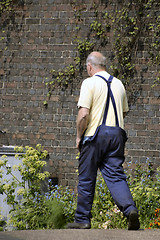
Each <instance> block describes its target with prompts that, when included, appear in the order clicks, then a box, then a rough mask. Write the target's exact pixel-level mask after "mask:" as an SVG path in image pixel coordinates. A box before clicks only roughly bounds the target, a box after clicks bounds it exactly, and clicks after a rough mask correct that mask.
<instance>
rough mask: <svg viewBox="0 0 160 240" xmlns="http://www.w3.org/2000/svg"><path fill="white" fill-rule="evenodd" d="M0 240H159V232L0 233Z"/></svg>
mask: <svg viewBox="0 0 160 240" xmlns="http://www.w3.org/2000/svg"><path fill="white" fill-rule="evenodd" d="M0 240H160V230H158V229H156V230H151V229H149V230H138V231H128V230H124V229H112V230H111V229H110V230H105V229H85V230H82V229H76V230H73V229H63V230H60V229H59V230H58V229H56V230H24V231H13V232H0Z"/></svg>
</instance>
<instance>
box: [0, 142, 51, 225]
mask: <svg viewBox="0 0 160 240" xmlns="http://www.w3.org/2000/svg"><path fill="white" fill-rule="evenodd" d="M15 151H16V152H18V154H16V155H15V157H16V158H17V159H19V160H21V161H20V163H19V164H18V165H14V166H13V169H14V170H18V171H19V173H20V175H21V180H19V179H17V177H16V176H15V175H14V174H13V172H12V170H13V169H12V168H10V167H8V160H7V156H5V155H4V156H3V157H2V160H0V167H1V168H3V169H5V170H6V174H7V175H10V179H9V180H7V179H5V178H4V177H3V172H1V175H0V191H1V193H2V194H3V193H4V194H6V201H7V204H8V205H10V206H11V207H12V210H11V212H10V220H11V223H12V224H13V225H14V226H15V227H16V228H18V229H26V228H31V227H32V228H35V227H37V225H39V222H38V221H37V219H38V218H41V214H42V213H44V210H43V207H44V199H43V197H42V191H41V183H42V181H43V180H45V179H46V178H47V177H49V172H47V171H43V172H42V168H43V167H44V166H45V165H46V161H45V159H46V157H47V155H48V152H47V151H46V150H43V149H42V147H41V145H39V144H38V145H37V146H36V148H35V149H34V148H32V147H29V146H26V147H25V148H23V147H16V148H15ZM3 169H2V170H3ZM16 188H18V191H17V193H16V191H15V189H16ZM35 219H36V221H35Z"/></svg>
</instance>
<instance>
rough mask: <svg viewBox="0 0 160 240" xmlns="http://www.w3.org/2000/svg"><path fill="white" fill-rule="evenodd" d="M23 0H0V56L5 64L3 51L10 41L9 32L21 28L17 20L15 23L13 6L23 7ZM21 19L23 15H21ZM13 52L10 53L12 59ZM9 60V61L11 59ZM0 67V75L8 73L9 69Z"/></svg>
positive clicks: (18, 30) (17, 30)
mask: <svg viewBox="0 0 160 240" xmlns="http://www.w3.org/2000/svg"><path fill="white" fill-rule="evenodd" d="M23 5H24V1H23V0H1V1H0V57H3V60H2V61H1V62H3V64H4V65H5V63H6V59H5V57H4V55H5V54H4V51H6V50H7V49H8V46H9V43H10V34H11V31H13V30H15V31H16V32H20V31H21V29H22V24H21V22H19V23H18V24H15V17H16V15H18V13H16V11H15V8H16V7H17V6H21V7H23ZM21 18H22V19H23V16H21ZM13 56H14V54H12V59H13ZM12 59H11V60H10V62H11V61H12ZM4 69H5V67H3V69H2V68H1V69H0V76H3V75H6V76H7V75H9V73H10V71H5V70H4Z"/></svg>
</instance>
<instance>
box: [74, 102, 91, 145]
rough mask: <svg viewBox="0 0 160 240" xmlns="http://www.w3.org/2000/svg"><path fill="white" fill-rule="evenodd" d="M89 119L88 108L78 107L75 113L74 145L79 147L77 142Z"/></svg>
mask: <svg viewBox="0 0 160 240" xmlns="http://www.w3.org/2000/svg"><path fill="white" fill-rule="evenodd" d="M88 119H89V109H88V108H83V107H80V109H79V111H78V115H77V138H76V147H77V148H78V149H79V143H80V140H81V137H82V135H83V133H84V131H85V130H86V128H87V125H88Z"/></svg>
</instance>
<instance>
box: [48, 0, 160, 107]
mask: <svg viewBox="0 0 160 240" xmlns="http://www.w3.org/2000/svg"><path fill="white" fill-rule="evenodd" d="M70 4H71V6H72V9H73V12H74V18H75V26H76V27H75V31H74V37H73V38H74V43H75V45H76V48H75V50H76V53H77V56H76V57H75V59H74V63H73V64H72V65H70V66H69V67H67V68H66V69H65V70H64V71H62V72H56V71H54V74H53V80H52V81H51V82H49V83H47V86H48V90H49V96H51V93H52V90H53V89H54V88H55V87H57V85H58V86H59V87H61V88H62V89H64V88H65V87H68V86H69V85H70V84H71V85H72V83H73V81H74V78H75V77H77V75H80V74H82V73H83V65H84V61H85V59H86V56H87V55H88V53H90V52H91V51H93V50H95V51H97V50H100V51H105V48H106V46H107V44H108V43H109V44H111V46H112V49H111V51H110V66H109V67H110V68H109V72H110V73H111V74H112V75H114V76H115V77H118V78H119V79H121V80H122V81H123V83H124V84H125V86H126V88H127V90H128V92H129V93H130V95H129V97H130V100H131V99H133V96H134V93H135V92H137V91H139V90H140V85H141V82H142V80H143V77H142V74H141V75H140V77H139V76H138V74H139V73H138V72H137V69H136V64H137V62H136V61H137V54H138V52H143V50H144V48H146V46H147V49H148V50H147V51H148V58H146V59H145V60H146V64H148V65H149V64H150V65H155V66H158V65H160V40H159V35H160V16H156V14H158V9H159V7H160V2H159V1H158V0H133V1H129V0H124V1H121V0H115V1H114V4H113V1H111V0H107V1H104V0H103V1H102V0H101V1H100V0H98V1H96V0H95V1H92V3H91V4H90V5H85V3H84V1H83V0H81V1H80V2H79V1H78V2H77V1H74V0H71V1H70ZM109 6H112V10H108V9H109V8H108V7H109ZM86 11H90V12H92V13H93V16H92V21H91V23H90V24H88V32H86V34H85V36H84V34H83V33H82V30H83V25H84V17H83V14H84V13H85V12H86ZM147 41H148V42H147ZM157 69H158V67H157ZM142 72H143V71H142ZM157 72H158V70H157ZM135 76H136V77H135ZM159 76H160V72H158V74H157V78H156V80H155V84H158V83H159V80H160V78H159ZM44 103H45V104H46V105H47V102H46V101H45V102H44Z"/></svg>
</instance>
